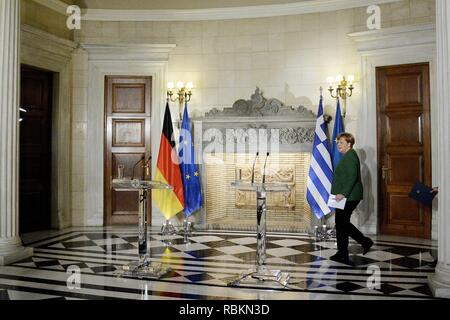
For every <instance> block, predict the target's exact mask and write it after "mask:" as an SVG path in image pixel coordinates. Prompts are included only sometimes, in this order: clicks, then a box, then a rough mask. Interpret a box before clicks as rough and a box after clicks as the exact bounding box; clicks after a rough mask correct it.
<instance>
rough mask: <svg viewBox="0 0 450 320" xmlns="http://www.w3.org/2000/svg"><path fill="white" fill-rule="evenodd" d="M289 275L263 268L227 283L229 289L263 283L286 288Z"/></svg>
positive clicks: (255, 269)
mask: <svg viewBox="0 0 450 320" xmlns="http://www.w3.org/2000/svg"><path fill="white" fill-rule="evenodd" d="M289 279H290V275H289V273H287V272H281V270H270V269H267V268H265V267H257V268H254V269H251V270H249V271H248V272H247V273H244V274H241V275H240V276H239V277H238V278H236V279H235V280H233V281H231V282H229V283H228V284H227V285H228V286H229V287H233V286H237V285H239V284H261V283H263V282H276V283H279V284H281V285H282V286H283V287H286V286H287V285H288V284H289Z"/></svg>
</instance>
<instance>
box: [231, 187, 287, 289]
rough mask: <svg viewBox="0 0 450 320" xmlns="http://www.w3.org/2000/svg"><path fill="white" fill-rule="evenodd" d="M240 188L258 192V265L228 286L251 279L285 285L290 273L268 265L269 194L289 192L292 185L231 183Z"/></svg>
mask: <svg viewBox="0 0 450 320" xmlns="http://www.w3.org/2000/svg"><path fill="white" fill-rule="evenodd" d="M231 185H232V186H233V187H235V188H236V189H238V190H242V191H255V192H256V233H257V235H256V241H257V242H256V266H255V268H254V269H251V270H250V271H249V272H248V273H246V274H243V275H241V276H240V277H239V278H238V279H236V280H234V281H232V282H230V283H229V284H228V286H235V285H237V284H239V283H241V282H245V281H247V280H250V279H256V280H259V281H275V282H278V283H280V284H281V285H283V286H286V285H287V284H288V282H289V277H290V276H289V274H288V273H286V272H281V270H270V269H268V268H267V267H266V241H267V238H266V214H267V194H268V193H269V192H287V191H290V186H289V185H287V184H283V183H249V182H242V181H235V182H233V183H232V184H231Z"/></svg>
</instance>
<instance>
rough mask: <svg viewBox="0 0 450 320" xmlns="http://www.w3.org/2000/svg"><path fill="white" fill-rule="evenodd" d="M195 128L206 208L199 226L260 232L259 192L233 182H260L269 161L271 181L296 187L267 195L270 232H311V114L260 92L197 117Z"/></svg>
mask: <svg viewBox="0 0 450 320" xmlns="http://www.w3.org/2000/svg"><path fill="white" fill-rule="evenodd" d="M193 124H194V140H195V147H196V159H201V161H200V162H201V164H200V170H201V177H202V192H203V196H204V197H203V199H204V205H203V209H202V211H201V213H197V214H196V216H197V221H196V222H197V225H198V226H200V227H202V228H209V229H226V230H255V229H256V220H255V219H256V213H255V210H256V209H255V203H256V196H255V194H254V193H252V192H247V191H239V190H234V188H233V187H232V186H231V183H232V182H233V181H235V179H236V172H240V175H241V180H247V181H251V177H252V175H253V176H254V180H255V181H261V179H262V175H263V173H264V170H263V168H264V164H265V162H266V161H267V165H266V170H265V172H266V182H283V183H287V184H289V185H290V186H291V190H290V191H287V192H282V193H274V194H272V195H270V196H269V197H268V213H267V228H268V230H269V231H280V232H288V231H289V232H291V231H292V232H294V231H297V232H303V231H306V230H308V229H309V228H310V226H311V220H312V215H311V210H310V208H309V205H308V203H307V202H306V184H307V176H308V170H309V165H310V158H311V156H310V152H311V149H312V142H313V139H314V129H315V125H316V116H315V115H314V114H313V113H312V112H311V111H309V110H307V109H306V108H304V107H302V106H300V107H298V108H293V107H290V106H286V105H284V104H283V103H282V102H281V101H279V100H277V99H266V98H265V97H264V96H263V95H262V92H261V91H260V89H259V88H256V91H255V93H254V94H253V95H252V96H251V99H250V100H238V101H236V102H235V103H234V104H233V106H232V107H231V108H225V109H224V110H222V111H219V110H217V109H212V110H211V111H210V112H208V113H206V114H205V116H204V117H202V118H196V119H193ZM256 152H259V156H258V157H257V159H256V161H255V158H256ZM268 152H269V153H270V156H269V157H268V159H267V160H266V155H267V153H268ZM254 162H255V165H253V163H254ZM253 167H255V170H254V174H253V173H252V172H253Z"/></svg>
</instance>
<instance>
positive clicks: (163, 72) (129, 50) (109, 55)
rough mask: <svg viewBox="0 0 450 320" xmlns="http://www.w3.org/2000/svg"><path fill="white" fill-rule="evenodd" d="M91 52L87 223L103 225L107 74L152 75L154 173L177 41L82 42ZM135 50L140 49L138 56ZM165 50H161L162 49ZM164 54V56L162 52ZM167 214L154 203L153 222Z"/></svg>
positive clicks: (160, 221) (158, 223)
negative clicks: (170, 64) (144, 43)
mask: <svg viewBox="0 0 450 320" xmlns="http://www.w3.org/2000/svg"><path fill="white" fill-rule="evenodd" d="M82 47H83V48H84V49H85V50H86V51H87V52H88V54H89V71H88V75H89V84H90V86H89V88H88V114H87V119H88V124H87V146H86V148H87V154H88V158H87V166H86V168H87V169H86V170H87V172H86V174H87V176H86V183H87V190H86V194H85V199H86V213H87V219H86V225H87V226H102V225H103V213H104V209H103V208H104V206H103V203H104V200H103V199H104V198H103V197H104V194H103V185H104V174H103V172H104V168H103V165H104V154H103V148H99V146H103V145H104V116H105V114H104V112H105V109H104V88H105V76H107V75H130V76H132V75H138V76H151V77H152V114H151V117H152V119H151V128H152V129H151V148H152V155H153V160H152V166H153V173H154V172H155V168H156V160H157V155H158V152H159V142H160V138H161V130H162V127H161V124H162V119H163V117H164V105H165V101H166V95H165V87H166V83H167V69H168V59H169V52H170V50H171V49H173V48H175V45H153V46H141V45H134V44H130V45H123V46H117V45H93V44H82ZM136 51H138V52H140V54H139V55H138V56H136ZM161 51H162V52H161ZM162 54H163V55H165V57H166V59H165V60H164V59H163V58H162V56H161V55H162ZM163 221H164V218H163V216H162V214H161V213H160V212H159V211H158V209H157V208H156V207H155V206H154V205H153V208H152V224H153V225H162V223H163Z"/></svg>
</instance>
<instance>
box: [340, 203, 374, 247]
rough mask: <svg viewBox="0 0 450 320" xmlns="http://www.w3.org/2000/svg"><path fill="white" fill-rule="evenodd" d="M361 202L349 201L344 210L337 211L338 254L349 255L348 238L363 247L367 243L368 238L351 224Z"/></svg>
mask: <svg viewBox="0 0 450 320" xmlns="http://www.w3.org/2000/svg"><path fill="white" fill-rule="evenodd" d="M358 204H359V201H347V203H346V204H345V208H344V210H342V209H336V215H335V222H336V238H337V247H338V253H339V254H342V255H348V237H349V236H350V237H352V239H353V240H355V241H356V242H358V243H359V244H361V245H363V244H365V243H367V238H366V237H365V236H364V235H363V234H362V233H361V231H359V230H358V228H356V227H355V226H354V225H353V224H352V223H351V222H350V217H351V216H352V213H353V210H355V209H356V207H357V206H358Z"/></svg>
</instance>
